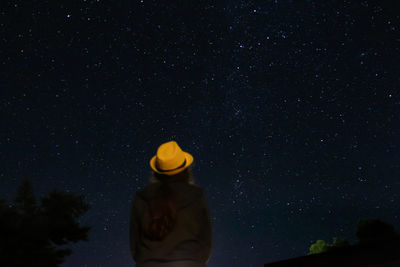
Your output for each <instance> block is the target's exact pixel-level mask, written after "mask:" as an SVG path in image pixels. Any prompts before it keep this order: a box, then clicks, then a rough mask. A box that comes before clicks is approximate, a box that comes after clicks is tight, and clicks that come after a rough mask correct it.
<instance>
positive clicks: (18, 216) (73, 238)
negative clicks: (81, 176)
mask: <svg viewBox="0 0 400 267" xmlns="http://www.w3.org/2000/svg"><path fill="white" fill-rule="evenodd" d="M83 198H84V197H83V196H82V195H76V194H74V193H64V192H60V191H56V190H53V191H52V192H50V193H49V194H48V195H47V196H44V197H42V198H41V201H40V205H39V206H38V205H37V204H36V200H35V196H34V193H33V189H32V185H31V183H30V181H29V180H28V179H26V180H24V181H23V183H22V184H21V185H20V186H19V188H18V190H17V196H16V197H15V200H14V205H8V204H7V202H6V201H5V200H4V199H0V237H1V238H0V266H3V267H11V266H12V267H26V266H32V267H36V266H38V267H39V266H40V267H53V266H58V265H59V264H61V263H63V262H64V260H65V259H64V258H65V257H66V256H68V255H70V254H71V253H72V251H71V250H70V249H61V248H58V247H57V246H60V245H66V244H68V243H69V242H74V243H76V242H78V241H80V240H82V241H87V240H88V232H89V230H90V229H91V228H92V227H91V226H85V227H81V226H80V224H79V223H78V222H76V220H77V219H78V218H79V217H80V216H81V215H83V214H84V213H85V212H86V211H88V210H89V208H90V206H89V205H88V204H87V203H85V202H84V200H83Z"/></svg>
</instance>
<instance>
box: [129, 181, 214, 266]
mask: <svg viewBox="0 0 400 267" xmlns="http://www.w3.org/2000/svg"><path fill="white" fill-rule="evenodd" d="M160 185H161V183H159V182H158V183H153V184H150V185H148V186H146V187H145V188H143V189H141V190H139V191H137V192H136V195H135V198H134V200H133V202H132V207H131V217H130V249H131V254H132V257H133V259H134V261H135V262H136V266H137V267H140V266H150V265H149V264H151V266H157V264H158V265H159V266H165V263H166V262H170V264H171V263H174V262H175V263H177V262H178V261H185V262H186V261H187V262H193V265H192V266H205V264H206V263H207V262H208V261H209V259H210V256H211V244H212V225H211V217H210V211H209V208H208V204H207V200H206V195H205V192H204V190H203V189H202V188H200V187H199V186H197V185H191V184H188V183H184V182H177V181H175V182H170V184H169V185H170V188H171V189H172V191H173V193H174V194H175V196H176V198H177V203H178V209H177V211H178V213H177V221H176V224H175V226H174V228H173V230H172V231H171V233H169V234H168V235H167V236H166V237H165V238H164V239H163V240H162V241H152V240H149V239H147V238H146V237H145V236H144V235H143V234H142V232H141V230H140V229H141V225H148V223H149V220H150V214H149V204H148V202H149V200H150V199H151V198H153V197H155V196H157V188H158V187H159V186H160ZM163 263H164V265H163ZM185 266H190V264H189V265H185Z"/></svg>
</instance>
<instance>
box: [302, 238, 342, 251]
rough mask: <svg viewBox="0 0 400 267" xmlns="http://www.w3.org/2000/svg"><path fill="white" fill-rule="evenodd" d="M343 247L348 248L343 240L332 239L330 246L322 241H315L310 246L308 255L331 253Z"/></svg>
mask: <svg viewBox="0 0 400 267" xmlns="http://www.w3.org/2000/svg"><path fill="white" fill-rule="evenodd" d="M345 246H349V242H348V241H347V240H346V239H343V238H338V237H334V238H333V242H332V244H329V243H327V242H325V241H324V240H317V242H315V243H314V244H312V245H311V246H310V249H309V253H308V255H311V254H317V253H323V252H327V251H332V250H334V249H337V248H341V247H345Z"/></svg>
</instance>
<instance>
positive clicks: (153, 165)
mask: <svg viewBox="0 0 400 267" xmlns="http://www.w3.org/2000/svg"><path fill="white" fill-rule="evenodd" d="M183 153H184V154H185V158H186V164H185V166H182V167H181V168H179V169H176V170H173V171H169V172H160V171H158V170H157V168H156V157H157V156H154V157H152V158H151V160H150V167H151V168H152V169H153V171H155V172H157V173H159V174H165V175H174V174H177V173H180V172H181V171H183V170H184V169H186V168H187V167H189V166H190V165H191V164H192V163H193V156H192V155H191V154H189V153H187V152H184V151H183Z"/></svg>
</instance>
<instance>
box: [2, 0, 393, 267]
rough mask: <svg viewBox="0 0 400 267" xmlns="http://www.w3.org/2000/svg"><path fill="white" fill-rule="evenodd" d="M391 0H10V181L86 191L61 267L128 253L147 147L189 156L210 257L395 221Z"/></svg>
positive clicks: (272, 253)
mask: <svg viewBox="0 0 400 267" xmlns="http://www.w3.org/2000/svg"><path fill="white" fill-rule="evenodd" d="M399 14H400V3H397V1H367V0H365V1H343V0H342V1H337V0H325V1H310V0H304V1H294V0H272V1H271V0H265V1H254V0H229V1H228V0H221V1H209V0H198V1H187V0H185V1H183V0H177V1H168V3H167V2H166V1H154V0H135V1H126V0H121V1H112V2H111V1H103V0H95V1H90V0H80V1H78V0H76V1H38V0H32V1H17V0H14V1H2V3H1V4H0V121H1V127H0V162H1V163H0V181H1V187H0V196H1V197H3V198H6V199H7V200H8V201H10V202H11V201H12V200H13V197H14V196H15V193H16V190H17V187H18V185H19V184H20V183H21V182H22V180H23V179H25V178H29V179H31V181H32V184H33V187H34V190H35V193H36V197H37V198H39V197H40V196H42V195H44V194H46V193H48V192H50V191H51V190H53V189H59V190H65V191H68V192H75V193H79V194H83V195H85V199H86V201H87V202H88V203H89V204H90V205H91V206H92V208H91V209H90V210H89V211H88V212H87V213H86V214H85V215H84V216H82V218H81V220H80V222H81V223H82V224H83V225H92V226H93V228H92V230H91V231H90V232H89V241H88V242H79V243H77V244H71V245H70V246H69V247H71V248H72V249H73V254H72V255H71V256H70V257H68V258H67V259H66V262H65V263H64V264H63V265H62V267H78V266H82V267H83V266H87V267H99V266H102V267H104V266H106V267H108V266H123V267H128V266H134V261H133V259H132V258H131V255H130V252H129V236H128V233H129V211H130V204H131V201H132V199H133V197H134V195H135V192H136V191H137V190H139V189H141V188H143V187H144V186H146V185H147V184H148V183H149V180H148V177H149V174H150V171H151V169H150V166H149V160H150V158H151V157H152V156H154V155H155V153H156V150H157V148H158V146H159V145H160V144H162V143H164V142H167V141H170V140H175V141H177V143H178V144H179V146H180V147H181V148H182V150H184V151H187V152H189V153H190V154H192V155H193V157H194V166H193V176H194V179H195V181H196V184H197V185H199V186H201V187H202V188H204V190H205V193H206V196H207V199H208V203H209V206H210V212H211V217H212V225H213V248H212V255H211V259H210V261H209V264H208V266H210V267H221V266H248V267H252V266H254V267H255V266H262V265H263V264H264V263H269V262H274V261H279V260H283V259H287V258H293V257H298V256H303V255H306V254H307V253H308V248H309V246H310V245H311V244H312V243H314V242H315V241H316V240H317V239H325V240H326V241H329V242H331V241H332V237H334V236H338V237H344V238H347V239H348V240H349V241H350V242H351V243H353V242H355V241H356V237H355V231H356V224H357V221H358V219H359V218H378V219H381V220H383V221H386V222H388V223H391V224H393V225H394V226H395V228H396V229H398V230H400V217H399V216H400V215H399V211H400V205H399V202H400V180H399V178H400V164H399V163H400V152H399V149H400V66H399V62H400V38H399V36H400V35H399V29H400V16H399Z"/></svg>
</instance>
